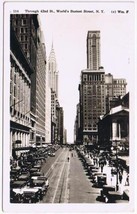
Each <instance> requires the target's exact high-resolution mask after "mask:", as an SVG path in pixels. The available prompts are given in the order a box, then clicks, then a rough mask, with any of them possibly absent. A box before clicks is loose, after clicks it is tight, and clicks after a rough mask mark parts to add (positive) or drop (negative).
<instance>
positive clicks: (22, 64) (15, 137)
mask: <svg viewBox="0 0 137 214" xmlns="http://www.w3.org/2000/svg"><path fill="white" fill-rule="evenodd" d="M37 29H38V19H37V15H26V14H12V15H11V16H10V62H11V71H10V72H11V73H10V113H11V119H10V133H11V135H10V136H11V137H10V140H11V144H10V145H11V147H10V148H11V149H13V148H14V149H16V147H20V148H21V147H24V146H29V143H30V142H32V141H33V142H34V140H35V132H36V129H35V128H36V117H35V112H34V111H33V112H32V109H31V107H32V105H31V91H32V90H31V87H32V83H31V77H32V75H33V74H34V73H35V70H36V56H37V44H36V38H37Z"/></svg>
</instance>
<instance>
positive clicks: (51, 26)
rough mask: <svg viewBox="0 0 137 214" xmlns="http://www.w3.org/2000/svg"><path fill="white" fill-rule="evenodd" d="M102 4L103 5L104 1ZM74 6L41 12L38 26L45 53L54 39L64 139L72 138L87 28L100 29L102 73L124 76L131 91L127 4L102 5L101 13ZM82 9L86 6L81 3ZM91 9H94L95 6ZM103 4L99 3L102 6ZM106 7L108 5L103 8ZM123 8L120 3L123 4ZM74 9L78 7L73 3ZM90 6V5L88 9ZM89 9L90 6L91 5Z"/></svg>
mask: <svg viewBox="0 0 137 214" xmlns="http://www.w3.org/2000/svg"><path fill="white" fill-rule="evenodd" d="M103 6H104V5H103ZM74 8H75V7H72V6H71V7H70V6H68V7H64V6H63V7H62V8H61V9H63V10H68V11H69V12H67V13H65V12H64V13H57V11H56V10H57V9H60V7H59V6H56V7H55V8H54V11H55V13H48V14H45V13H44V14H40V20H41V26H42V30H43V33H44V37H45V44H46V51H47V57H48V56H49V53H50V50H51V45H52V42H53V46H54V50H55V54H56V60H57V65H58V71H59V102H60V105H61V106H62V107H63V108H64V125H65V128H66V129H67V140H68V142H73V140H74V121H75V117H76V105H77V103H78V102H79V92H78V84H79V83H80V74H81V70H83V69H86V68H87V64H86V59H87V58H86V37H87V32H88V30H100V32H101V65H102V66H103V67H104V69H105V73H111V74H113V76H114V78H126V80H127V83H128V86H127V91H130V84H131V82H132V77H131V73H133V60H134V59H133V58H134V55H133V54H134V53H133V47H134V36H133V34H134V22H133V13H132V11H131V10H130V7H127V8H128V11H127V8H126V9H125V8H124V12H125V13H124V14H123V13H122V14H119V13H118V12H117V9H119V8H120V7H119V6H117V7H116V13H115V12H114V13H111V12H110V11H112V8H113V11H115V8H114V7H112V8H111V7H110V10H109V9H108V7H107V6H106V7H105V10H106V12H104V13H100V14H98V13H96V12H95V13H94V14H92V13H83V12H82V13H79V12H77V13H70V10H71V9H73V10H74ZM82 8H83V9H84V8H85V7H83V6H82ZM93 8H94V11H95V10H96V7H92V9H93ZM101 8H102V7H101ZM106 8H107V9H106ZM122 9H123V7H122ZM76 10H81V8H80V7H78V9H77V7H76ZM88 10H89V9H88ZM90 10H91V9H90Z"/></svg>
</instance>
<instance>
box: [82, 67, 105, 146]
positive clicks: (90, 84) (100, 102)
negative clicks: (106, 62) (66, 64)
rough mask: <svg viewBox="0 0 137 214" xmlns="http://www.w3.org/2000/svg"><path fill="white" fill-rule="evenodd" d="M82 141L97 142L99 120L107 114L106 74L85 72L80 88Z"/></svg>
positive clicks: (102, 71)
mask: <svg viewBox="0 0 137 214" xmlns="http://www.w3.org/2000/svg"><path fill="white" fill-rule="evenodd" d="M79 96H80V112H81V124H82V133H83V136H82V141H83V143H84V144H94V143H96V142H97V134H98V127H97V123H98V118H99V116H100V115H103V114H105V112H106V109H105V106H106V105H105V72H104V70H103V69H102V68H101V69H100V70H94V71H93V70H89V69H86V70H83V71H82V72H81V83H80V87H79Z"/></svg>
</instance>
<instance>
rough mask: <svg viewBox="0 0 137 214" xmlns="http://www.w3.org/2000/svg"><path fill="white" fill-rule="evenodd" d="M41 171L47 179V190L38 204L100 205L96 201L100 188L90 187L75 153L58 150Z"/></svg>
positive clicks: (67, 150)
mask: <svg viewBox="0 0 137 214" xmlns="http://www.w3.org/2000/svg"><path fill="white" fill-rule="evenodd" d="M72 153H73V156H72ZM68 157H69V161H68ZM41 171H42V173H44V175H45V176H46V177H48V180H49V188H48V191H47V193H46V195H45V196H44V197H43V200H42V201H40V203H101V202H99V201H96V198H97V196H98V195H99V194H100V188H93V187H92V183H91V182H90V180H89V179H88V177H87V175H86V172H85V171H84V168H83V166H82V163H81V161H80V160H79V158H78V156H77V153H76V151H74V150H73V151H69V149H68V148H63V149H62V148H61V149H59V150H58V151H57V152H56V156H55V157H48V159H47V161H46V163H44V164H43V166H42V169H41Z"/></svg>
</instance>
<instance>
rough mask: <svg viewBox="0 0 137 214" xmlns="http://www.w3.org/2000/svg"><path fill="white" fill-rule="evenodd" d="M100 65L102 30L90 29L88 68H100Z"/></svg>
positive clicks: (88, 35) (88, 37) (88, 36)
mask: <svg viewBox="0 0 137 214" xmlns="http://www.w3.org/2000/svg"><path fill="white" fill-rule="evenodd" d="M99 67H100V31H88V34H87V68H88V69H90V70H99Z"/></svg>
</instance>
